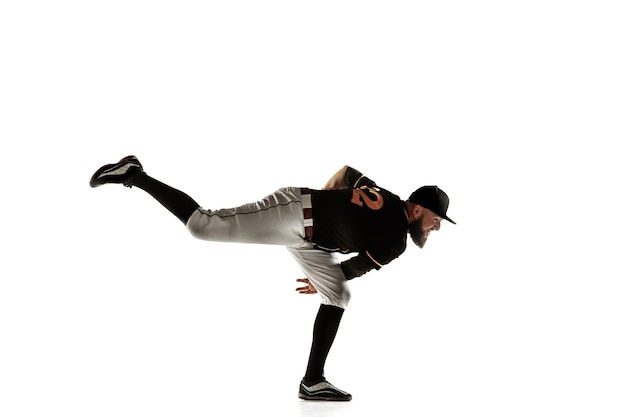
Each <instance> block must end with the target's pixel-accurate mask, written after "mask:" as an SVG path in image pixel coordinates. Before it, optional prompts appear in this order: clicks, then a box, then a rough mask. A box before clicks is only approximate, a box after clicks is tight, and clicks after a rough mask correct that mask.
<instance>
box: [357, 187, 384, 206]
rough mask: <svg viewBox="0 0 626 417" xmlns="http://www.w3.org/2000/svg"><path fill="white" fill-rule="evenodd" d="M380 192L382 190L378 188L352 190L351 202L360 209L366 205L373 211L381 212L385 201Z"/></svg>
mask: <svg viewBox="0 0 626 417" xmlns="http://www.w3.org/2000/svg"><path fill="white" fill-rule="evenodd" d="M378 191H380V189H377V188H368V187H361V188H355V189H354V190H352V200H351V202H352V203H353V204H356V205H357V206H359V207H363V204H365V205H366V206H367V207H368V208H370V209H372V210H380V208H381V207H382V206H383V203H384V200H383V197H382V196H381V195H380V193H379V192H378Z"/></svg>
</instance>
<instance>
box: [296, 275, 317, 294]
mask: <svg viewBox="0 0 626 417" xmlns="http://www.w3.org/2000/svg"><path fill="white" fill-rule="evenodd" d="M296 281H297V282H302V283H304V284H306V286H304V287H300V288H296V291H298V292H299V293H300V294H315V293H317V290H316V289H315V287H314V286H313V284H311V282H310V281H309V279H308V278H298V279H297V280H296Z"/></svg>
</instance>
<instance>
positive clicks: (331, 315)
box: [303, 304, 344, 386]
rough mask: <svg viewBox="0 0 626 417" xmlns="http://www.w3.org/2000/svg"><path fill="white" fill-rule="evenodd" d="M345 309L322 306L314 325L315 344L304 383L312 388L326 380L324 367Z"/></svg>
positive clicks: (312, 344) (313, 343)
mask: <svg viewBox="0 0 626 417" xmlns="http://www.w3.org/2000/svg"><path fill="white" fill-rule="evenodd" d="M343 312H344V309H343V308H340V307H336V306H331V305H325V304H322V305H321V306H320V309H319V310H318V312H317V317H316V318H315V324H314V325H313V342H312V343H311V353H310V354H309V362H308V363H307V368H306V373H305V375H304V378H303V381H304V383H305V384H306V385H308V386H311V385H314V384H317V383H320V382H322V381H323V380H324V365H325V364H326V358H327V357H328V353H329V352H330V348H331V347H332V345H333V342H334V341H335V336H336V335H337V330H339V323H340V322H341V317H342V316H343Z"/></svg>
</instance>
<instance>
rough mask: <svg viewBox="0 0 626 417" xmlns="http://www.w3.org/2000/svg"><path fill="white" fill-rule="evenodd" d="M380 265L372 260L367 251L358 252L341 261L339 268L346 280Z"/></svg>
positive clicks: (378, 267)
mask: <svg viewBox="0 0 626 417" xmlns="http://www.w3.org/2000/svg"><path fill="white" fill-rule="evenodd" d="M380 268H381V265H380V264H378V263H377V262H376V261H374V260H373V259H372V258H371V256H369V254H368V253H367V252H364V253H360V254H358V255H357V256H353V257H352V258H350V259H347V260H345V261H343V262H342V263H341V270H342V271H343V274H344V275H345V276H346V279H347V280H351V279H353V278H356V277H360V276H361V275H364V274H365V273H367V272H369V271H371V270H372V269H380Z"/></svg>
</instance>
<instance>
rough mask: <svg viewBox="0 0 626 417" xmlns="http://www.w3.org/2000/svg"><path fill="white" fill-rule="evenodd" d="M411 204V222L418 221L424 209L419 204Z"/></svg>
mask: <svg viewBox="0 0 626 417" xmlns="http://www.w3.org/2000/svg"><path fill="white" fill-rule="evenodd" d="M411 204H412V207H411V220H419V219H420V218H421V217H422V216H423V215H424V208H423V207H422V206H420V205H419V204H415V203H411Z"/></svg>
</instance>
